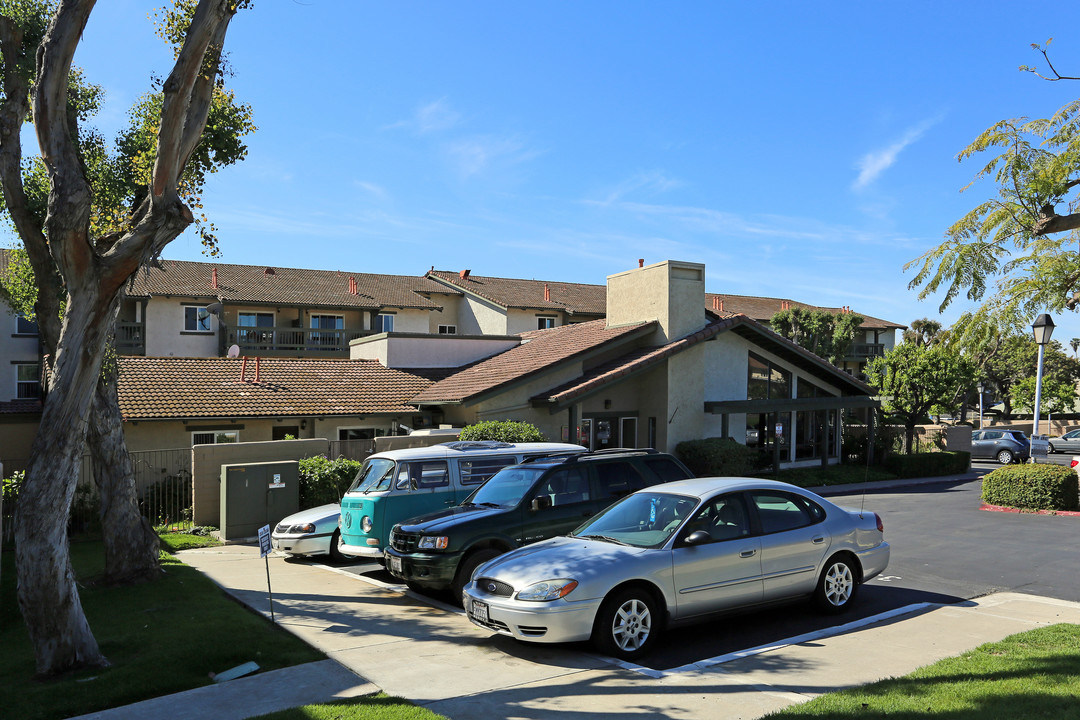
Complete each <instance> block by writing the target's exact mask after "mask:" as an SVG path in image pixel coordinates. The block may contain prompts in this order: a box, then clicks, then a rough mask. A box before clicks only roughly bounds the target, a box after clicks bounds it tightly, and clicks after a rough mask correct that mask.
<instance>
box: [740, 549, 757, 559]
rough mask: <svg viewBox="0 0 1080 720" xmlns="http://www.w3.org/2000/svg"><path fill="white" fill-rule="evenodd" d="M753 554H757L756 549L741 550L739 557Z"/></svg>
mask: <svg viewBox="0 0 1080 720" xmlns="http://www.w3.org/2000/svg"><path fill="white" fill-rule="evenodd" d="M754 555H757V550H743V551H742V552H741V553H739V557H744V558H748V557H754Z"/></svg>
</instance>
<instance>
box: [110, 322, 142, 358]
mask: <svg viewBox="0 0 1080 720" xmlns="http://www.w3.org/2000/svg"><path fill="white" fill-rule="evenodd" d="M116 352H117V353H119V354H120V355H145V354H146V325H145V324H144V323H141V322H124V321H121V320H117V321H116Z"/></svg>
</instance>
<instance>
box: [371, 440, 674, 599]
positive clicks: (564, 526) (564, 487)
mask: <svg viewBox="0 0 1080 720" xmlns="http://www.w3.org/2000/svg"><path fill="white" fill-rule="evenodd" d="M692 477H694V475H693V473H691V472H690V471H689V470H687V469H686V466H685V465H683V464H682V463H681V462H679V461H678V460H676V459H675V458H674V457H672V456H671V455H668V454H666V453H660V452H657V451H656V450H622V449H614V450H599V451H596V452H585V453H580V454H577V455H571V456H569V457H544V458H537V459H535V460H531V461H529V462H525V463H522V464H520V465H513V466H511V467H507V468H503V469H502V470H500V471H499V472H497V473H496V474H495V475H493V476H492V477H491V479H490V480H488V481H487V482H486V483H484V484H483V485H482V486H480V487H479V488H477V489H476V491H474V492H473V493H472V494H471V495H469V497H467V498H466V499H465V500H464V501H463V502H462V503H461V504H460V505H456V506H454V507H451V508H447V509H446V510H441V511H439V512H435V513H431V514H429V515H421V516H420V517H415V518H412V519H411V520H406V521H405V522H402V523H398V524H397V525H395V526H394V528H393V530H391V531H390V545H389V547H387V548H386V551H385V553H384V554H385V558H386V568H387V570H389V571H390V573H391V574H392V575H394V576H396V577H398V578H401V579H402V580H404V581H405V582H406V583H407V584H408V585H409V587H412V588H416V589H424V590H442V589H445V588H450V589H451V591H452V592H453V595H454V600H455V601H458V602H460V600H461V591H462V589H463V588H464V587H465V585H467V584H468V582H469V579H470V577H471V576H472V573H473V570H475V569H476V568H477V567H479V566H480V565H481V564H483V563H485V562H487V561H488V560H491V559H492V558H494V557H496V556H498V555H501V554H502V553H504V552H507V551H508V550H513V549H514V548H517V547H521V546H522V545H528V544H529V543H534V542H537V541H539V540H544V539H545V538H549V537H555V536H557V535H565V534H566V533H568V532H570V531H571V530H573V529H574V528H576V527H577V526H578V525H580V524H581V523H583V522H584V521H585V520H586V519H588V518H589V517H592V516H593V515H595V514H596V513H598V512H599V511H601V510H603V509H604V508H605V507H607V506H608V505H610V504H611V503H613V502H615V501H616V500H618V499H619V498H621V497H623V496H625V495H629V494H630V493H632V492H634V491H635V490H640V489H642V488H645V487H649V486H650V485H656V484H658V483H663V482H669V481H671V480H684V479H686V478H692Z"/></svg>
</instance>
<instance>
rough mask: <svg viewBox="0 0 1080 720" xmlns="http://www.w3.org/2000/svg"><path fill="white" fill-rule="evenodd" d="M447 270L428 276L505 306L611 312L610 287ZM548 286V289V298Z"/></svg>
mask: <svg viewBox="0 0 1080 720" xmlns="http://www.w3.org/2000/svg"><path fill="white" fill-rule="evenodd" d="M461 275H462V273H456V272H450V271H447V270H435V269H434V268H433V269H432V270H431V271H430V272H428V274H427V275H426V277H428V278H431V279H432V280H435V281H439V282H442V283H446V284H447V285H450V286H452V287H453V288H455V289H457V290H460V291H463V292H466V293H469V294H471V295H475V296H477V297H479V298H482V299H484V300H487V301H488V302H491V303H494V304H495V305H498V306H499V307H502V308H519V309H525V310H551V311H556V310H561V311H563V312H565V313H567V314H569V315H595V316H598V317H599V316H602V315H604V314H606V313H607V287H606V286H604V285H585V284H582V283H566V282H554V281H550V280H521V279H514V278H497V277H485V276H482V275H471V274H469V275H467V276H466V277H464V278H463V277H461ZM545 288H546V289H547V293H546V297H547V299H545V292H544V290H545Z"/></svg>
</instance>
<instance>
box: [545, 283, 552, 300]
mask: <svg viewBox="0 0 1080 720" xmlns="http://www.w3.org/2000/svg"><path fill="white" fill-rule="evenodd" d="M544 302H551V288H549V287H548V284H547V283H544Z"/></svg>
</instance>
